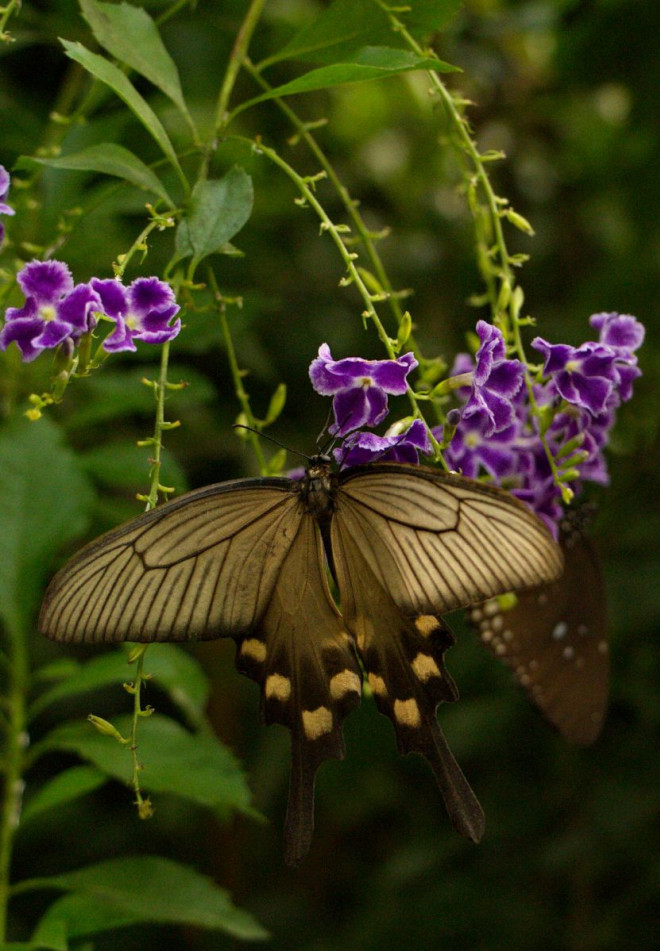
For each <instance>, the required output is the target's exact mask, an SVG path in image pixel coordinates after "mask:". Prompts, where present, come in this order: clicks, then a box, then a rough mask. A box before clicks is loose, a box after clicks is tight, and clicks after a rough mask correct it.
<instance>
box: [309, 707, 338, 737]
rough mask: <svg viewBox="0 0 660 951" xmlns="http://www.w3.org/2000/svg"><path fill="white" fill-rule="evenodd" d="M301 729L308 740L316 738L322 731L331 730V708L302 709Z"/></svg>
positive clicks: (327, 731)
mask: <svg viewBox="0 0 660 951" xmlns="http://www.w3.org/2000/svg"><path fill="white" fill-rule="evenodd" d="M302 722H303V730H304V731H305V736H306V737H307V739H308V740H318V738H319V737H320V736H323V735H324V733H330V731H331V730H332V710H328V708H327V707H317V708H316V710H303V712H302Z"/></svg>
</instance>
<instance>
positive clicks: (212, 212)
mask: <svg viewBox="0 0 660 951" xmlns="http://www.w3.org/2000/svg"><path fill="white" fill-rule="evenodd" d="M253 202H254V192H253V188H252V179H251V178H250V176H249V175H248V174H247V172H246V171H245V170H244V169H243V168H241V167H240V165H235V166H234V167H233V168H232V169H230V170H229V171H228V172H227V174H226V175H224V176H223V177H222V178H220V179H215V180H213V181H201V182H198V183H197V184H196V185H195V187H194V189H193V193H192V196H191V199H190V204H189V207H188V213H187V215H186V217H185V218H184V219H183V221H182V222H181V224H180V225H179V227H178V228H177V232H176V251H177V256H176V260H177V261H180V260H181V259H182V258H186V257H192V259H193V262H194V265H195V266H197V264H199V262H200V261H201V260H202V259H203V258H205V257H207V256H208V255H209V254H214V253H216V252H220V251H222V249H223V246H224V245H226V244H227V242H228V241H229V240H230V239H231V238H233V237H234V235H235V234H237V233H238V232H239V231H240V230H241V228H242V227H243V225H244V224H245V223H246V222H247V221H248V219H249V217H250V215H251V214H252V205H253Z"/></svg>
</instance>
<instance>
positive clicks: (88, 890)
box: [21, 855, 268, 946]
mask: <svg viewBox="0 0 660 951" xmlns="http://www.w3.org/2000/svg"><path fill="white" fill-rule="evenodd" d="M51 888H52V889H58V890H63V891H68V892H71V893H72V894H70V895H67V896H65V897H64V898H61V899H60V900H59V901H56V902H54V904H53V905H51V906H50V908H49V909H48V911H47V912H46V914H45V915H44V917H43V918H42V920H41V922H40V923H39V926H38V927H37V930H36V932H35V934H34V936H33V939H32V940H33V942H35V943H36V942H37V941H38V939H39V936H40V935H41V934H44V935H47V934H51V933H52V931H53V924H54V923H55V922H64V923H65V930H66V933H67V935H68V937H69V938H81V937H84V936H86V935H91V934H97V933H99V932H101V931H108V930H112V929H114V928H119V927H122V926H125V925H130V924H139V923H145V924H146V923H158V924H163V925H185V926H187V927H193V928H201V929H204V930H207V931H223V932H226V933H227V934H230V935H233V936H234V937H236V938H240V939H242V940H244V941H248V940H251V941H255V940H263V939H264V938H267V937H268V934H267V932H266V931H265V930H264V929H263V928H262V927H261V925H260V924H259V923H258V922H257V921H255V919H254V918H253V917H252V915H250V914H249V913H248V912H246V911H243V910H242V909H240V908H237V907H236V905H234V903H233V902H232V900H231V897H230V895H229V893H228V892H226V891H225V890H224V889H223V888H219V887H218V886H217V885H216V884H215V883H214V882H213V881H212V880H211V879H210V878H207V876H205V875H201V874H200V873H199V872H197V871H196V870H195V869H193V868H190V867H189V866H185V865H180V864H179V863H178V862H173V861H172V860H171V859H166V858H161V857H160V856H156V855H142V856H127V857H125V858H113V859H108V860H107V861H105V862H99V863H98V864H97V865H90V866H88V867H87V868H81V869H78V870H76V871H74V872H67V873H65V874H62V875H54V876H52V877H51V878H40V879H34V880H32V881H30V882H21V891H27V890H36V889H51ZM37 946H38V944H37Z"/></svg>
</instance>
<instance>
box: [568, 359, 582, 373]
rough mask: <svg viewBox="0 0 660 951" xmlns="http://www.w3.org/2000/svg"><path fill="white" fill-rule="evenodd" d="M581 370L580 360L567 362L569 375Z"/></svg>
mask: <svg viewBox="0 0 660 951" xmlns="http://www.w3.org/2000/svg"><path fill="white" fill-rule="evenodd" d="M579 369H580V361H579V360H567V361H566V371H567V372H568V373H575V372H577V370H579Z"/></svg>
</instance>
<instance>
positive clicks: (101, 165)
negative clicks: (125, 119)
mask: <svg viewBox="0 0 660 951" xmlns="http://www.w3.org/2000/svg"><path fill="white" fill-rule="evenodd" d="M35 164H36V165H47V166H48V167H49V168H66V169H72V170H74V171H81V172H101V173H102V174H104V175H114V176H115V178H122V179H124V181H127V182H130V184H131V185H135V186H136V188H143V189H144V190H145V191H148V192H153V194H154V195H158V197H159V198H162V199H163V200H164V201H166V202H167V204H168V205H173V204H174V203H173V202H172V199H171V198H170V196H169V195H168V193H167V191H166V189H165V186H164V185H163V183H162V182H161V181H160V179H159V178H158V177H157V176H156V175H154V173H153V172H152V171H151V169H150V168H149V166H148V165H145V164H144V162H143V161H142V160H141V159H139V158H138V157H137V155H133V153H132V152H129V150H128V149H125V148H124V146H123V145H113V144H112V143H110V142H104V143H103V144H102V145H90V147H89V148H87V149H83V150H82V151H81V152H74V153H72V154H71V155H62V156H60V157H59V158H52V159H43V158H34V157H32V156H24V157H22V158H21V159H19V161H18V163H17V165H18V166H19V167H21V168H29V167H30V166H31V165H35Z"/></svg>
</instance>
